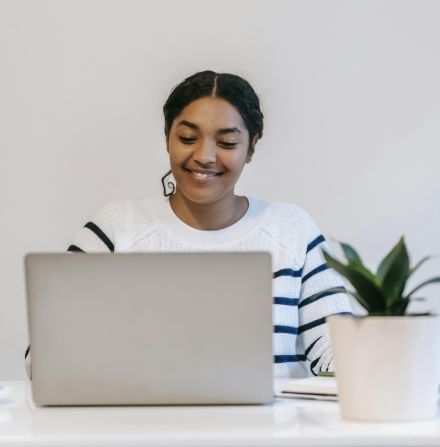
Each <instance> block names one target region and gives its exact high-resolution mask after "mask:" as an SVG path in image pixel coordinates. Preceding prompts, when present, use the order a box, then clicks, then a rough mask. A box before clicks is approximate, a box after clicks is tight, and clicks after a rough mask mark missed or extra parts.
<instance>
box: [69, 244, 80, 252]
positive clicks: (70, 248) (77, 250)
mask: <svg viewBox="0 0 440 447" xmlns="http://www.w3.org/2000/svg"><path fill="white" fill-rule="evenodd" d="M67 251H71V252H72V253H84V250H81V249H80V248H79V247H78V246H77V245H70V246H69V248H68V249H67Z"/></svg>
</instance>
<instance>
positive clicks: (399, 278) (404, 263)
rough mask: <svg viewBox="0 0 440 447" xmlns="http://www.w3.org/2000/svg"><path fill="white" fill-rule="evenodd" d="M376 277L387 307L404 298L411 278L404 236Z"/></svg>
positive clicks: (387, 257) (388, 255)
mask: <svg viewBox="0 0 440 447" xmlns="http://www.w3.org/2000/svg"><path fill="white" fill-rule="evenodd" d="M376 276H377V278H378V280H379V281H380V283H381V285H382V291H383V293H384V295H385V297H386V300H387V305H388V306H391V305H392V304H393V303H394V302H395V301H396V300H398V299H399V298H401V297H402V294H403V290H404V288H405V285H406V282H407V280H408V276H409V256H408V252H407V250H406V245H405V240H404V237H403V236H402V237H401V238H400V240H399V242H398V243H397V244H396V245H395V246H394V247H393V249H392V250H391V251H390V252H389V253H388V254H387V255H386V256H385V258H384V259H383V261H382V262H381V263H380V265H379V268H378V270H377V275H376Z"/></svg>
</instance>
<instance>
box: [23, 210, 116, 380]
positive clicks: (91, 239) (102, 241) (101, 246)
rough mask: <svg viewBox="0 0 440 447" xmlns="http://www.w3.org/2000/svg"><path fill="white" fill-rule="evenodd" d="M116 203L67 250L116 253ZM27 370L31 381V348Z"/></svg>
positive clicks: (94, 219) (27, 358) (97, 215)
mask: <svg viewBox="0 0 440 447" xmlns="http://www.w3.org/2000/svg"><path fill="white" fill-rule="evenodd" d="M118 208H119V207H118V205H117V203H116V202H112V203H109V204H108V205H106V206H104V207H103V208H101V209H100V210H99V211H98V212H96V213H95V214H94V216H93V217H92V218H91V219H90V220H89V221H88V222H87V223H86V224H85V225H84V226H83V227H82V228H81V230H80V231H79V232H78V234H77V235H76V237H75V239H74V240H73V242H72V244H71V245H69V248H68V249H67V251H68V252H71V253H100V252H103V253H106V252H107V253H111V252H114V251H115V236H114V226H113V221H114V218H115V213H116V214H117V213H118ZM24 358H25V369H26V374H27V376H28V378H29V380H32V365H31V347H30V345H29V346H28V347H27V349H26V353H25V356H24Z"/></svg>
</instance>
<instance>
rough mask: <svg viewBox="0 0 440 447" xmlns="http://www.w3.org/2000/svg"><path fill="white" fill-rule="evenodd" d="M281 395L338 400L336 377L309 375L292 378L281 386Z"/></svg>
mask: <svg viewBox="0 0 440 447" xmlns="http://www.w3.org/2000/svg"><path fill="white" fill-rule="evenodd" d="M280 396H283V397H301V398H305V399H318V400H330V401H337V400H338V389H337V385H336V378H335V377H307V378H305V379H291V380H289V381H287V382H285V383H283V385H282V386H281V393H280Z"/></svg>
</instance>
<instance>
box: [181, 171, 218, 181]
mask: <svg viewBox="0 0 440 447" xmlns="http://www.w3.org/2000/svg"><path fill="white" fill-rule="evenodd" d="M184 170H185V171H186V172H188V173H189V174H191V177H193V178H194V179H196V180H199V181H200V180H201V181H209V180H212V179H214V178H216V177H220V176H221V175H223V173H222V172H201V171H198V170H197V171H196V170H194V171H192V170H189V169H185V168H184Z"/></svg>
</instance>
